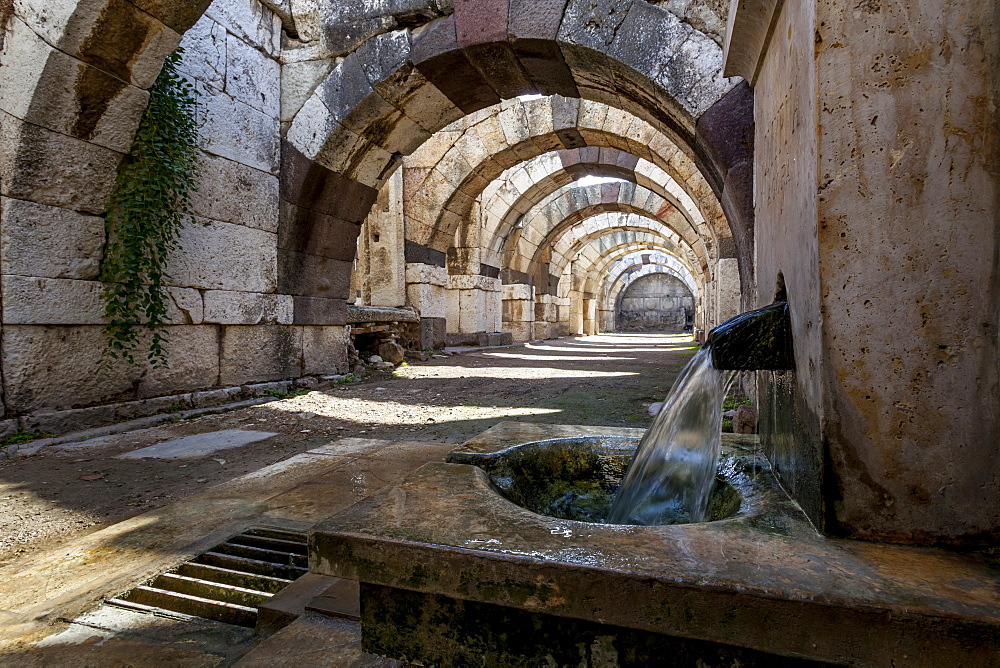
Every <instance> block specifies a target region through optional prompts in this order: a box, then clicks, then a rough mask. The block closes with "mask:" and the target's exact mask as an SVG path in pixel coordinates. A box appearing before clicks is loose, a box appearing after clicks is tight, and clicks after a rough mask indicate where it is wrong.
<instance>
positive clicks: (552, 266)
mask: <svg viewBox="0 0 1000 668" xmlns="http://www.w3.org/2000/svg"><path fill="white" fill-rule="evenodd" d="M640 242H647V243H655V244H656V246H657V247H658V248H662V249H664V250H666V251H668V252H671V253H673V254H675V255H677V257H679V258H680V259H681V261H682V262H684V264H685V265H686V266H687V267H688V270H689V271H691V273H692V274H694V275H698V274H699V273H700V272H697V271H694V270H693V269H694V268H695V267H697V265H694V264H693V263H692V259H693V258H692V257H691V254H690V252H685V251H687V249H685V248H683V246H680V245H678V244H677V242H676V237H675V238H673V239H671V238H670V232H669V230H667V229H665V228H664V227H663V226H662V225H661V224H660V223H658V222H657V221H655V220H651V219H648V218H642V217H640V216H636V215H634V214H630V215H629V216H628V219H627V220H625V221H616V223H615V224H614V225H613V226H605V225H604V224H603V223H602V221H600V220H599V219H592V224H591V225H578V226H576V227H574V228H572V230H571V233H570V234H567V235H566V236H565V237H564V238H563V239H562V240H561V241H560V243H559V244H558V245H555V246H553V248H552V251H551V257H550V258H549V261H548V265H549V273H551V274H553V275H556V276H558V275H560V274H561V273H562V272H563V270H564V269H565V267H566V266H567V265H569V263H570V262H582V263H583V264H582V265H581V266H588V267H591V266H597V265H599V264H601V263H602V262H601V260H602V258H603V257H605V256H607V255H608V254H609V253H611V251H613V250H614V249H617V248H618V247H620V246H623V245H625V244H628V243H640ZM539 259H540V258H539ZM539 264H541V262H538V263H537V264H536V265H535V266H538V265H539Z"/></svg>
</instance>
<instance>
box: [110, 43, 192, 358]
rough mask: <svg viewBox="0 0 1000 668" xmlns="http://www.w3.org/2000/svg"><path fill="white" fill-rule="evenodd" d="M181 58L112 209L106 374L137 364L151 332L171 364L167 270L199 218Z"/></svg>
mask: <svg viewBox="0 0 1000 668" xmlns="http://www.w3.org/2000/svg"><path fill="white" fill-rule="evenodd" d="M182 53H183V51H182V49H177V51H175V52H174V53H172V54H171V55H170V56H168V57H167V59H166V61H165V62H164V63H163V69H162V70H161V71H160V75H159V76H158V77H157V79H156V81H155V83H153V86H152V87H151V88H150V89H149V103H148V105H147V106H146V110H145V112H144V113H143V115H142V120H141V121H140V122H139V128H138V130H137V131H136V134H135V138H134V139H133V140H132V146H131V148H130V149H129V154H128V156H126V158H125V160H124V162H123V164H122V166H121V167H120V168H119V170H118V175H117V178H116V180H115V186H114V190H113V193H112V196H111V201H110V202H109V204H108V212H107V217H106V222H105V224H106V228H107V233H108V242H107V246H106V248H105V253H104V260H103V262H102V264H101V275H100V277H101V281H103V282H104V284H105V285H104V317H105V326H104V333H105V335H106V338H107V346H106V348H105V350H104V353H103V354H102V356H101V362H100V365H99V366H100V367H101V368H102V370H104V371H107V370H108V369H109V368H110V366H111V365H112V364H113V363H114V362H115V361H117V360H124V361H125V362H127V363H129V364H132V365H135V364H137V362H136V359H135V355H136V354H137V353H138V352H139V348H140V344H141V343H142V342H143V341H144V340H145V338H146V337H145V335H146V334H147V333H149V335H150V336H149V339H148V341H149V349H148V351H147V355H146V357H147V359H148V360H149V362H150V364H151V365H152V367H153V368H162V367H166V366H167V358H166V355H165V353H164V350H163V344H164V343H165V342H166V336H165V332H164V328H165V327H166V325H167V324H168V320H169V318H168V316H167V296H166V294H165V291H164V288H163V279H164V277H165V273H164V265H165V263H166V261H167V256H168V254H169V253H170V251H171V250H172V249H174V248H176V246H177V239H178V235H179V233H180V230H181V227H182V226H183V225H184V223H185V222H187V221H189V220H191V219H192V218H193V212H192V205H191V195H192V193H193V192H195V191H196V190H197V187H196V179H197V174H198V161H197V142H198V122H197V118H196V95H197V92H196V91H195V90H194V86H193V85H192V84H191V83H190V82H189V81H187V80H186V79H185V78H184V77H182V76H181V75H180V74H179V73H178V71H177V68H178V64H179V63H180V60H181V54H182ZM102 375H103V374H102Z"/></svg>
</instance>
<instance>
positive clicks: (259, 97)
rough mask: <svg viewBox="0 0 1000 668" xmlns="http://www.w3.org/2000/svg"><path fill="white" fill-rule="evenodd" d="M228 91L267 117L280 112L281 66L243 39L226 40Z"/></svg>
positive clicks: (236, 98) (231, 36)
mask: <svg viewBox="0 0 1000 668" xmlns="http://www.w3.org/2000/svg"><path fill="white" fill-rule="evenodd" d="M226 93H227V94H229V95H230V96H231V97H232V98H233V99H235V100H237V101H239V102H242V103H243V104H246V105H248V106H251V107H253V108H254V109H256V110H257V111H259V112H261V113H263V114H266V115H268V116H272V117H277V116H278V115H279V114H280V113H281V65H280V64H278V61H277V60H274V59H273V58H270V57H268V56H266V55H264V54H263V53H261V52H260V51H258V50H257V49H255V48H254V47H252V46H250V45H249V44H247V43H246V42H244V41H243V40H241V39H239V38H238V37H234V36H233V35H229V38H228V40H227V43H226Z"/></svg>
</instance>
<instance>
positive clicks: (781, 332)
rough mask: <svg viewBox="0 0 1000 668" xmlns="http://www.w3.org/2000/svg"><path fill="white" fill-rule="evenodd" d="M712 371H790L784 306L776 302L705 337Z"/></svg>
mask: <svg viewBox="0 0 1000 668" xmlns="http://www.w3.org/2000/svg"><path fill="white" fill-rule="evenodd" d="M705 346H706V347H707V348H709V349H710V350H711V351H712V364H713V365H714V366H715V368H716V369H729V370H735V371H764V370H772V371H777V370H783V369H792V368H794V366H795V362H794V357H793V356H792V321H791V319H790V318H789V316H788V303H787V302H783V301H779V302H775V303H773V304H771V305H769V306H765V307H764V308H759V309H757V310H755V311H747V312H746V313H741V314H740V315H738V316H736V317H735V318H732V319H730V320H727V321H726V322H724V323H722V324H721V325H719V326H718V327H716V328H715V329H713V330H712V331H711V332H709V334H708V340H707V341H706V342H705Z"/></svg>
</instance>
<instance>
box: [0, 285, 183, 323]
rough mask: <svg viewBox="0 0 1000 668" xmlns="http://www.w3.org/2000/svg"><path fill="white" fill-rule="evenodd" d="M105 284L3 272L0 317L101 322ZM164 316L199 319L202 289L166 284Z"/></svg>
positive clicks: (11, 320)
mask: <svg viewBox="0 0 1000 668" xmlns="http://www.w3.org/2000/svg"><path fill="white" fill-rule="evenodd" d="M103 292H104V284H103V283H99V282H97V281H77V280H66V279H57V278H37V277H31V276H10V275H7V276H3V277H2V279H0V294H2V303H3V321H4V322H5V323H7V324H12V325H15V324H17V325H103V324H104V296H103ZM166 307H167V313H166V320H167V322H169V323H171V324H173V325H197V324H201V322H202V301H201V293H200V292H198V291H197V290H192V289H190V288H166Z"/></svg>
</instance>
